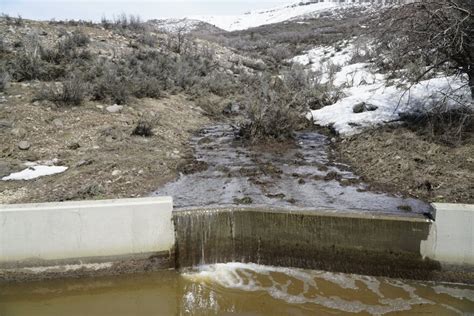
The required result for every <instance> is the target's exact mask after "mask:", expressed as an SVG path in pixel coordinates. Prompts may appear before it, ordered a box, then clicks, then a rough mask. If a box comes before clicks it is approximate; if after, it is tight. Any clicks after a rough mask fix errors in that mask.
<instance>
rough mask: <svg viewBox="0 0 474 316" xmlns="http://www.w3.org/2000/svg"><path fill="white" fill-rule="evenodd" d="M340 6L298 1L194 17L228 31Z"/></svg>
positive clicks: (317, 12) (282, 20) (281, 20)
mask: <svg viewBox="0 0 474 316" xmlns="http://www.w3.org/2000/svg"><path fill="white" fill-rule="evenodd" d="M340 6H341V4H339V3H331V2H323V3H314V2H312V1H298V2H293V3H291V4H289V5H286V6H282V7H276V8H273V9H269V10H260V11H251V12H247V13H245V14H241V15H220V16H195V17H192V18H193V19H196V20H201V21H204V22H207V23H209V24H212V25H215V26H216V27H218V28H221V29H224V30H226V31H236V30H244V29H248V28H251V27H257V26H260V25H266V24H273V23H279V22H284V21H288V20H292V19H295V18H298V17H301V16H305V15H314V14H319V13H322V12H324V11H328V10H331V9H334V8H337V7H340ZM345 6H347V5H345Z"/></svg>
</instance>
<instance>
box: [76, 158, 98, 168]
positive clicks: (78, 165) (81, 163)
mask: <svg viewBox="0 0 474 316" xmlns="http://www.w3.org/2000/svg"><path fill="white" fill-rule="evenodd" d="M93 162H94V161H93V160H90V159H86V160H81V161H79V162H78V163H77V164H76V167H82V166H89V165H91V164H92V163H93Z"/></svg>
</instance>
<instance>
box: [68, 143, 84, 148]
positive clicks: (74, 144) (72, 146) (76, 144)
mask: <svg viewBox="0 0 474 316" xmlns="http://www.w3.org/2000/svg"><path fill="white" fill-rule="evenodd" d="M67 148H68V149H70V150H76V149H79V148H81V145H80V144H79V143H71V144H69V145H68V146H67Z"/></svg>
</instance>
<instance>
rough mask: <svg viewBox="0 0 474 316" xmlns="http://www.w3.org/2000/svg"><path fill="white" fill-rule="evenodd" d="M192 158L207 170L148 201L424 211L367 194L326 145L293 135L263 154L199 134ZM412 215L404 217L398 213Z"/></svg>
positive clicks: (228, 134)
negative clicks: (291, 142)
mask: <svg viewBox="0 0 474 316" xmlns="http://www.w3.org/2000/svg"><path fill="white" fill-rule="evenodd" d="M191 145H192V147H193V148H194V150H195V158H196V159H197V160H199V161H203V162H206V163H207V165H208V169H207V170H205V171H202V172H197V173H194V174H191V175H182V176H181V177H180V178H179V179H177V180H176V181H174V182H171V183H169V184H167V185H165V186H164V187H163V188H161V189H159V190H157V191H156V192H155V193H154V195H155V196H162V195H170V196H173V199H174V203H175V206H176V207H200V206H206V207H212V206H223V205H235V204H242V203H244V204H253V205H267V206H275V207H284V208H298V209H322V208H325V209H335V210H339V211H342V210H349V209H358V210H370V211H378V212H389V213H403V214H404V215H411V214H416V213H423V212H427V211H429V209H430V206H429V205H428V204H426V203H423V202H421V201H419V200H416V199H411V198H407V199H405V198H401V197H396V196H391V195H388V194H385V193H376V192H370V191H368V188H367V186H366V185H365V184H364V183H361V182H360V181H359V179H358V177H357V176H356V175H354V174H353V173H351V172H350V171H347V170H348V166H346V165H344V164H341V163H337V162H332V161H330V160H329V158H328V154H327V149H328V139H327V137H326V136H324V135H322V134H319V133H317V132H302V133H297V134H296V141H295V144H294V146H282V148H281V150H263V149H262V148H260V147H249V146H244V145H243V144H242V143H239V142H237V141H235V137H234V130H233V128H232V126H230V125H227V124H220V125H215V126H211V127H208V128H205V129H203V130H202V131H201V133H199V134H198V135H196V136H195V137H193V138H192V140H191ZM400 206H404V207H403V209H407V206H409V209H411V210H412V212H406V211H402V210H400V209H399V207H400Z"/></svg>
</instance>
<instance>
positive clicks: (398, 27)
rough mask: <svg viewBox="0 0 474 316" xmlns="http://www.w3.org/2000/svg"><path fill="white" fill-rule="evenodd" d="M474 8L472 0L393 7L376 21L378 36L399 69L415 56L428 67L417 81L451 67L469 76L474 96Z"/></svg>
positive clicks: (425, 0) (422, 1)
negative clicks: (435, 71) (431, 73)
mask: <svg viewBox="0 0 474 316" xmlns="http://www.w3.org/2000/svg"><path fill="white" fill-rule="evenodd" d="M473 8H474V1H472V0H420V1H415V2H413V3H408V4H405V5H402V6H398V7H392V8H389V9H387V10H386V11H385V12H384V13H383V14H382V15H381V16H380V18H379V19H377V20H376V24H377V30H378V32H379V34H378V35H379V38H381V39H382V46H385V47H384V48H385V49H387V50H388V51H391V52H392V54H393V60H396V62H397V63H398V65H399V66H400V68H403V67H404V65H406V64H408V63H409V62H411V61H413V60H414V59H418V60H421V61H422V62H423V63H424V65H426V66H427V67H426V68H425V69H423V71H421V72H420V73H419V75H418V76H417V77H416V78H412V80H413V81H414V82H418V81H420V80H423V78H425V76H427V75H428V74H429V73H430V72H431V71H433V70H437V69H440V68H443V67H447V66H449V67H453V68H456V69H457V70H458V71H459V72H461V73H465V74H467V75H468V77H469V87H470V89H471V94H472V96H473V97H474V47H473V40H474V18H473V12H474V10H473Z"/></svg>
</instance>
